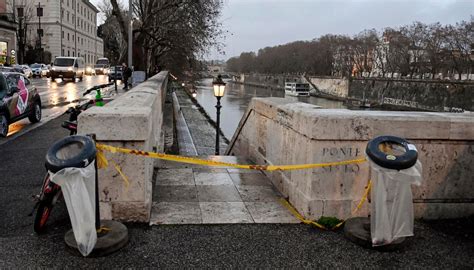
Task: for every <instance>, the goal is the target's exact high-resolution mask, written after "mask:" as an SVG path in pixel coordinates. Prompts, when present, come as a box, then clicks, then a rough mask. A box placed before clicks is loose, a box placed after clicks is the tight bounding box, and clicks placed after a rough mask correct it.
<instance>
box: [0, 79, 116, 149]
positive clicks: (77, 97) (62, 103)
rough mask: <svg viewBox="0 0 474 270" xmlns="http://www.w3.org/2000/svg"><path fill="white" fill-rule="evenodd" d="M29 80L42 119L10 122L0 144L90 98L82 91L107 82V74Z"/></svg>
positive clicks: (111, 89)
mask: <svg viewBox="0 0 474 270" xmlns="http://www.w3.org/2000/svg"><path fill="white" fill-rule="evenodd" d="M30 80H31V82H32V84H33V85H35V86H36V88H37V89H38V92H39V94H40V96H41V102H42V120H41V122H39V123H37V124H31V123H30V122H29V121H28V119H27V118H26V119H23V120H21V121H18V122H16V123H13V124H11V125H10V130H9V133H8V136H7V138H0V145H1V144H3V143H5V142H7V141H9V140H11V139H13V138H14V137H17V136H19V135H21V134H24V133H25V132H28V131H30V130H32V129H34V128H36V127H39V126H41V125H43V124H44V123H46V122H48V121H49V120H51V119H54V118H55V117H57V116H59V115H61V114H62V113H64V112H65V111H66V110H67V108H68V107H70V106H72V105H75V104H77V103H78V102H81V101H83V100H84V99H87V98H91V96H88V97H83V96H82V93H83V92H84V91H85V90H86V89H88V88H90V87H92V86H94V85H97V84H103V83H107V76H105V75H98V76H85V77H84V79H83V81H82V82H81V81H79V80H77V81H76V82H73V81H71V80H67V81H62V80H61V79H56V81H54V82H51V79H49V78H30ZM118 88H122V86H121V85H120V81H119V82H118ZM113 90H114V88H113V87H112V88H110V89H108V90H107V91H105V93H104V94H105V95H106V96H107V95H113V94H114V93H115V91H113Z"/></svg>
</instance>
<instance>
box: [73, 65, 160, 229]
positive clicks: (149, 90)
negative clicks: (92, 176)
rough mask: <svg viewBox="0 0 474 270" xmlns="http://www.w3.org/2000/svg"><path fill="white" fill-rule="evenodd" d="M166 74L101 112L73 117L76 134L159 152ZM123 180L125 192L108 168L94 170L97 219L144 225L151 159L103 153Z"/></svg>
mask: <svg viewBox="0 0 474 270" xmlns="http://www.w3.org/2000/svg"><path fill="white" fill-rule="evenodd" d="M167 82H168V72H167V71H163V72H160V73H159V74H157V75H155V76H153V77H152V78H150V79H148V80H147V81H145V82H143V83H142V84H140V85H138V86H136V87H134V88H133V89H132V90H130V91H128V92H126V93H125V94H123V95H122V96H120V97H118V98H117V99H115V100H113V101H111V102H110V103H108V104H106V105H105V106H104V107H93V108H90V109H89V110H87V111H85V112H83V113H82V114H80V115H79V119H78V123H79V126H78V131H79V134H96V136H97V141H98V142H99V143H103V144H108V145H112V146H117V147H125V148H130V149H138V150H144V151H163V148H164V134H163V129H162V125H163V104H164V100H165V94H166V87H167ZM106 156H107V158H108V159H109V160H113V161H114V162H115V163H117V164H118V165H119V166H120V167H121V169H122V171H123V173H124V174H125V175H126V176H127V177H128V178H129V180H130V186H129V187H128V188H126V186H125V185H124V181H123V180H122V178H121V176H120V175H119V174H118V173H117V171H116V170H115V168H114V166H113V165H112V164H109V166H108V168H106V169H101V170H99V194H100V195H99V196H100V214H101V217H102V219H119V220H125V221H140V222H147V221H149V219H150V210H151V204H152V190H153V186H152V177H153V168H154V160H152V159H148V158H144V157H139V156H135V155H125V154H118V153H114V154H110V153H106Z"/></svg>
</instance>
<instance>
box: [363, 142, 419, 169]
mask: <svg viewBox="0 0 474 270" xmlns="http://www.w3.org/2000/svg"><path fill="white" fill-rule="evenodd" d="M384 143H389V144H395V145H399V146H401V147H403V148H404V150H405V152H404V153H403V154H401V155H392V154H387V153H385V152H383V151H382V150H380V145H381V144H384ZM365 152H366V154H367V156H369V158H370V159H371V160H372V161H373V162H374V163H375V164H377V165H379V166H381V167H384V168H387V169H393V170H404V169H408V168H410V167H412V166H413V165H415V163H416V161H417V159H418V152H417V150H416V148H415V146H414V145H413V144H410V143H409V142H408V141H406V140H405V139H402V138H400V137H395V136H379V137H376V138H374V139H372V140H370V141H369V142H368V143H367V148H366V149H365Z"/></svg>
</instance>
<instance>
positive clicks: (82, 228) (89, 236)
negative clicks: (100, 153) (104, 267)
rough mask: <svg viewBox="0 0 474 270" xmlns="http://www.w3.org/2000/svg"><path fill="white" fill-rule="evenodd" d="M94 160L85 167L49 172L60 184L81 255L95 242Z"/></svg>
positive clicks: (88, 250)
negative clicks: (54, 172)
mask: <svg viewBox="0 0 474 270" xmlns="http://www.w3.org/2000/svg"><path fill="white" fill-rule="evenodd" d="M94 162H95V161H94ZM94 162H92V163H91V164H89V165H88V166H87V167H85V168H65V169H62V170H60V171H59V172H57V173H56V174H52V173H51V181H53V182H54V183H56V184H58V185H60V186H61V190H62V192H63V194H64V199H65V201H66V206H67V210H68V212H69V217H70V218H71V224H72V230H73V232H74V237H75V238H76V242H77V247H78V249H79V251H80V252H81V254H82V255H83V256H87V255H89V254H90V253H91V251H92V249H93V248H94V246H95V244H96V242H97V232H96V229H95V167H94Z"/></svg>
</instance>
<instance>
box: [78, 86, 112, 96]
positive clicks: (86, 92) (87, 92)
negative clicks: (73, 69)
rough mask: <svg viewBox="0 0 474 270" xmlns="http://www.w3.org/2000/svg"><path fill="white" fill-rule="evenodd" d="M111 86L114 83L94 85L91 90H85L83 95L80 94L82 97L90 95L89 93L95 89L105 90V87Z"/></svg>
mask: <svg viewBox="0 0 474 270" xmlns="http://www.w3.org/2000/svg"><path fill="white" fill-rule="evenodd" d="M113 84H114V83H105V84H99V85H95V86H93V87H92V88H89V89H87V90H86V91H85V92H84V94H82V95H83V96H85V95H88V94H90V92H92V91H94V90H96V89H102V88H105V87H107V86H111V85H113Z"/></svg>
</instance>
